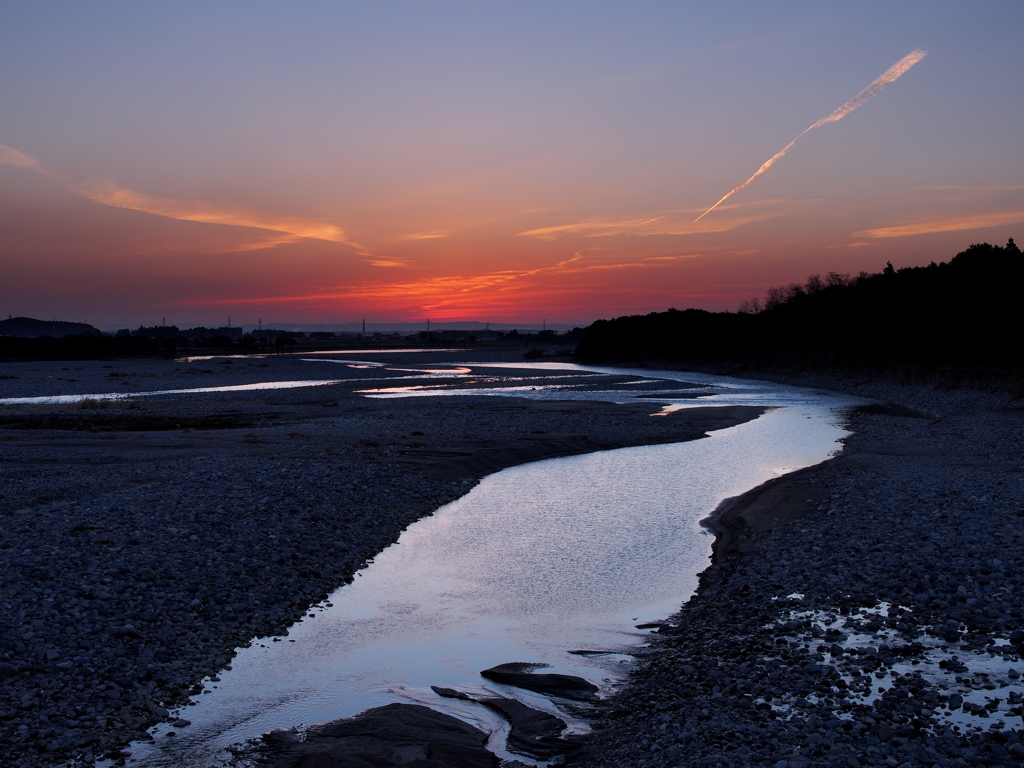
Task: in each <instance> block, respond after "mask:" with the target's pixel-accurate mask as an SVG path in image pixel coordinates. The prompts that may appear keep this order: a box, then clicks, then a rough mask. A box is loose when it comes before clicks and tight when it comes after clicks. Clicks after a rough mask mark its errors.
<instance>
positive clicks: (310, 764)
mask: <svg viewBox="0 0 1024 768" xmlns="http://www.w3.org/2000/svg"><path fill="white" fill-rule="evenodd" d="M486 743H487V734H486V733H484V732H483V731H480V730H477V729H476V728H474V727H473V726H471V725H469V724H467V723H464V722H462V721H461V720H459V719H457V718H454V717H450V716H449V715H443V714H441V713H440V712H435V711H434V710H432V709H429V708H428V707H422V706H419V705H416V704H388V705H387V706H383V707H376V708H374V709H369V710H367V711H366V712H363V713H362V714H359V715H356V716H355V717H351V718H347V719H345V720H337V721H335V722H333V723H328V724H326V725H321V726H317V727H315V728H310V729H309V732H308V734H307V736H306V740H305V741H303V742H299V741H297V739H296V738H295V737H294V735H292V734H291V733H290V732H284V733H280V732H278V733H273V734H268V735H267V736H264V746H263V748H262V750H261V751H262V753H263V760H264V762H263V764H264V765H267V766H271V768H364V766H365V767H366V768H369V767H370V766H374V767H375V768H376V767H381V766H398V765H401V766H402V767H403V768H497V765H498V758H497V757H495V756H494V755H493V754H492V753H490V752H488V751H487V750H486V749H485V746H484V745H485V744H486Z"/></svg>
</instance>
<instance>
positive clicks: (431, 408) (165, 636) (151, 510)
mask: <svg viewBox="0 0 1024 768" xmlns="http://www.w3.org/2000/svg"><path fill="white" fill-rule="evenodd" d="M487 354H488V353H486V352H485V351H474V352H473V353H472V356H473V357H474V358H475V359H477V360H481V358H484V359H487ZM514 354H515V356H513V357H511V359H512V360H514V359H515V357H516V356H517V357H518V358H519V359H521V357H522V350H518V351H516V352H515V353H514ZM466 356H467V355H466V353H465V352H462V353H458V352H453V353H449V354H448V355H447V356H445V355H441V354H433V355H425V354H404V355H402V354H395V353H392V354H389V355H387V356H381V355H375V356H369V355H367V354H353V355H351V356H348V357H350V358H354V361H353V360H350V361H349V362H348V363H345V362H341V363H339V360H340V359H341V358H340V357H339V356H336V355H335V356H332V357H322V359H319V360H318V361H313V362H311V361H310V360H309V359H305V360H304V359H302V357H303V356H274V357H269V358H263V359H259V358H257V359H245V358H240V359H234V360H231V359H213V360H199V361H189V362H174V361H159V360H136V361H116V362H113V363H102V362H81V363H77V362H76V363H23V364H21V363H4V364H2V366H0V398H14V397H32V396H38V395H52V394H63V395H75V394H78V395H81V394H93V395H103V394H106V393H111V392H116V393H120V394H125V395H130V394H134V395H138V394H139V393H146V392H150V393H151V392H156V391H163V390H168V389H190V388H196V387H207V388H215V387H225V386H236V385H239V384H258V383H260V382H279V383H281V382H289V381H305V380H311V379H318V380H332V381H333V380H337V383H334V384H328V385H323V386H315V387H311V386H305V387H298V388H291V389H258V390H246V391H220V392H208V393H202V394H200V393H195V392H185V393H177V394H160V395H154V394H151V395H148V396H138V397H130V398H124V399H119V400H114V401H108V400H103V399H92V400H87V401H84V402H80V403H64V404H38V403H35V404H31V403H30V404H21V405H18V404H0V519H2V525H0V606H2V610H0V755H2V756H3V760H2V762H3V765H5V766H26V767H27V766H54V765H83V766H84V765H91V764H93V763H94V762H95V761H97V760H100V759H111V760H114V761H115V762H118V763H121V762H123V760H124V755H123V754H122V750H123V749H124V748H125V746H126V745H127V744H128V743H129V742H130V741H132V740H136V739H146V738H148V736H147V733H146V731H147V729H148V728H149V727H151V726H152V725H154V724H156V723H158V722H161V721H168V720H173V721H174V724H175V725H178V726H180V727H187V725H188V721H187V716H178V717H175V716H172V715H170V711H171V710H173V709H175V708H176V707H180V706H182V705H186V704H187V702H188V698H189V696H190V695H192V694H195V693H197V692H198V691H199V690H200V686H199V683H200V681H201V680H202V679H203V678H204V677H206V676H213V675H215V674H216V673H217V671H218V670H220V669H222V668H224V667H225V665H227V664H229V663H230V661H231V659H232V657H233V654H234V652H235V649H236V648H237V647H240V646H244V645H246V644H247V643H249V642H250V641H251V640H252V639H253V638H255V637H259V636H265V635H272V634H279V633H282V632H284V631H285V629H286V627H287V626H288V625H290V624H292V623H293V622H295V621H296V620H298V619H299V618H301V617H302V615H303V614H304V613H305V612H306V610H307V607H308V606H310V605H311V604H315V603H317V602H319V601H321V600H322V599H324V598H325V597H327V595H328V594H330V593H331V592H332V591H333V590H334V589H336V588H337V587H338V586H340V585H342V584H345V583H347V582H349V581H351V579H352V577H353V574H354V573H355V572H356V571H357V570H358V569H359V568H361V567H362V566H363V565H364V564H365V563H366V562H367V561H368V560H369V559H371V558H372V557H374V556H375V555H376V554H377V553H378V552H380V551H381V550H382V549H384V548H385V547H387V546H388V545H390V544H391V543H392V542H394V541H395V540H396V539H397V538H398V536H399V534H400V533H401V531H402V530H403V529H404V528H405V527H407V526H408V525H409V524H411V523H412V522H414V521H415V520H417V519H419V518H421V517H423V516H425V515H429V514H431V513H432V512H433V511H434V510H435V509H437V508H438V507H439V506H441V505H443V504H445V503H447V502H450V501H452V500H454V499H455V498H457V497H459V496H461V495H463V494H464V493H466V492H467V491H468V490H469V489H470V488H471V487H472V486H473V485H474V484H475V482H476V479H478V478H479V477H481V476H483V475H485V474H488V473H490V472H493V471H495V470H497V469H500V468H502V467H504V466H511V465H513V464H518V463H522V462H524V461H531V460H536V459H541V458H546V457H549V456H560V455H568V454H574V453H583V452H587V451H593V450H603V449H608V448H615V447H623V446H629V445H644V444H652V443H661V442H676V441H680V440H688V439H694V438H698V437H701V436H702V435H703V434H704V432H705V430H708V429H712V428H719V427H722V426H727V425H728V424H734V423H739V422H741V421H745V420H748V419H751V418H755V417H756V416H757V415H758V414H759V413H761V412H762V411H761V409H758V408H746V409H744V408H696V409H693V410H687V411H684V412H679V413H678V414H672V415H669V416H667V417H663V418H650V413H651V412H653V411H657V410H658V404H657V403H656V402H650V403H643V404H640V405H627V406H620V405H614V404H610V403H602V402H570V401H561V402H539V401H531V400H526V399H523V398H516V397H485V396H459V397H430V398H426V397H420V398H404V399H390V400H384V399H369V398H367V397H365V396H363V395H362V394H360V390H363V389H366V388H381V387H390V386H395V385H397V384H400V385H402V386H436V385H437V384H438V383H439V381H438V379H436V378H430V375H426V377H424V375H423V374H417V373H416V372H415V371H410V369H409V368H407V367H403V366H415V365H420V364H423V363H427V362H437V361H442V360H449V361H457V360H464V359H465V358H466ZM305 357H307V358H309V357H312V358H316V357H317V356H315V355H312V356H305ZM489 359H493V360H501V359H510V357H509V353H508V352H502V351H499V352H495V353H493V354H491V355H490V358H489ZM360 360H362V361H363V362H360ZM365 361H371V362H372V364H369V365H367V364H364V363H365ZM383 361H387V363H388V365H386V366H382V365H381V362H383ZM354 366H358V367H354ZM482 370H483V373H482V374H481V378H482V379H483V378H486V379H487V380H486V382H485V383H486V384H487V386H494V383H493V381H492V380H493V379H494V378H495V377H496V376H497V375H498V373H496V372H495V371H494V369H482ZM499 373H500V375H501V376H509V377H512V378H514V379H515V381H514V382H512V384H514V385H515V386H528V385H529V384H530V383H531V382H534V383H535V384H537V385H542V384H543V383H544V380H545V377H547V376H548V375H558V374H559V373H560V372H558V371H554V372H550V373H545V372H537V371H530V370H521V371H515V370H505V369H502V371H500V372H499ZM417 376H419V377H420V378H416V377H417ZM441 383H443V381H442V382H441ZM186 712H187V709H186Z"/></svg>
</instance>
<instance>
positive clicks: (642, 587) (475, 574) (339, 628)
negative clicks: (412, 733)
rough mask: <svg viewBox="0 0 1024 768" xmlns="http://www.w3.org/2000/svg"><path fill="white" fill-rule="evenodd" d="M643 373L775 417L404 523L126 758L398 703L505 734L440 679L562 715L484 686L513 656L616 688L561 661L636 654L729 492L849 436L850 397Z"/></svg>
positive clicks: (584, 666)
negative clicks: (759, 407) (844, 416)
mask: <svg viewBox="0 0 1024 768" xmlns="http://www.w3.org/2000/svg"><path fill="white" fill-rule="evenodd" d="M513 367H516V368H523V367H524V366H523V365H522V364H520V365H516V366H513ZM586 370H587V372H588V373H593V372H594V371H595V370H596V369H586ZM622 373H623V372H622V371H621V370H615V374H616V375H620V374H622ZM633 373H634V374H637V375H639V374H640V373H641V372H633ZM642 374H643V378H646V379H649V378H657V379H666V380H667V381H666V386H669V385H673V386H676V387H677V388H678V384H675V383H674V382H676V381H689V382H694V383H699V384H700V385H701V386H703V387H708V388H709V389H708V391H709V392H714V393H716V394H711V395H709V397H708V398H704V399H702V400H701V401H698V403H699V404H701V405H706V404H709V400H714V401H717V402H718V403H721V404H730V405H731V404H739V403H747V402H749V403H752V404H771V405H776V406H782V407H778V408H775V409H773V410H770V411H769V412H767V413H766V414H765V415H764V416H762V417H761V418H759V419H757V420H755V421H753V422H749V423H747V424H742V425H739V426H737V427H733V428H730V429H726V430H721V431H719V432H716V433H713V434H712V436H711V437H710V438H707V439H702V440H696V441H692V442H688V443H677V444H672V445H659V446H645V447H638V448H626V449H620V450H615V451H605V452H600V453H593V454H588V455H584V456H575V457H568V458H560V459H553V460H549V461H541V462H536V463H533V464H527V465H523V466H519V467H513V468H511V469H506V470H504V471H502V472H498V473H496V474H494V475H491V476H489V477H487V478H485V479H484V480H483V481H482V482H481V483H480V484H479V485H478V486H476V487H475V488H474V489H473V490H472V491H471V492H470V493H469V494H467V495H466V496H464V497H463V498H461V499H459V500H457V501H455V502H453V503H452V504H449V505H447V506H445V507H442V508H441V509H440V510H439V511H438V512H437V513H436V514H434V515H433V516H431V517H429V518H426V519H424V520H421V521H419V522H417V523H415V524H414V525H412V526H410V527H409V528H408V529H407V530H406V531H405V532H404V533H403V534H402V536H401V538H400V540H399V542H398V543H396V544H395V545H393V546H391V547H389V548H388V549H387V550H385V551H384V552H382V553H381V554H380V555H379V556H378V557H377V558H376V560H375V561H374V562H373V563H372V564H370V565H369V566H368V567H367V568H365V569H364V570H363V571H361V572H360V574H359V575H358V576H357V578H356V579H355V581H354V582H353V583H352V584H351V585H347V586H344V587H342V588H341V589H339V590H337V591H336V592H335V593H334V594H333V595H332V596H331V599H330V601H329V602H330V603H331V607H325V606H320V607H317V608H315V609H314V610H312V611H311V612H312V613H314V614H315V618H306V619H304V620H303V621H302V622H300V623H299V624H297V625H295V626H294V627H292V629H291V631H290V633H289V635H288V637H287V638H285V639H283V640H280V641H277V642H275V641H274V640H272V639H270V638H264V639H260V640H257V641H255V642H254V643H253V644H252V646H251V647H249V648H247V649H243V650H241V651H240V652H239V654H238V655H237V657H236V658H235V660H234V661H233V668H232V669H231V670H229V671H225V672H223V673H222V674H221V676H220V679H219V680H218V681H216V682H214V681H208V682H207V683H206V689H205V692H204V693H203V694H200V695H199V696H197V697H196V704H195V706H190V707H187V708H185V709H184V711H183V713H182V715H183V716H184V717H186V718H187V719H189V720H191V721H192V725H191V726H190V727H188V728H185V729H169V728H168V727H167V726H161V727H160V728H158V729H156V730H155V731H154V734H155V737H156V739H155V742H154V743H152V744H145V745H139V746H137V747H136V748H135V750H134V753H133V757H135V758H136V759H138V760H139V761H140V763H139V764H141V765H144V766H208V765H219V764H222V760H223V757H224V753H223V751H222V750H223V748H224V747H226V746H227V745H229V744H232V743H237V742H240V741H243V740H245V739H248V738H251V737H255V736H258V735H259V734H260V733H263V732H266V731H269V730H272V729H273V728H276V727H291V726H295V725H298V724H314V723H319V722H325V721H329V720H334V719H337V718H339V717H345V716H349V715H353V714H356V713H357V712H360V711H362V710H365V709H367V708H369V707H373V706H378V705H381V704H386V703H391V702H394V701H406V702H419V703H427V704H429V705H430V706H435V707H436V708H438V709H441V710H443V711H446V712H449V713H455V714H458V715H459V716H461V717H463V718H464V719H466V720H468V721H470V722H475V723H478V724H481V725H484V726H485V727H486V728H487V729H494V728H498V727H499V726H500V724H499V723H498V722H497V719H496V716H495V715H493V713H490V712H489V711H487V710H485V709H483V708H482V707H481V706H479V705H476V704H472V703H466V702H456V701H452V700H447V699H440V698H439V697H437V696H436V695H435V694H433V693H432V692H431V690H430V687H429V686H431V685H438V686H445V687H454V688H460V689H463V690H466V691H468V692H484V691H497V692H501V694H502V695H506V696H513V697H515V698H519V699H521V700H523V701H525V702H526V703H529V704H531V705H533V706H537V707H539V708H544V709H547V710H549V711H554V710H553V707H554V705H553V704H551V703H550V702H549V701H547V700H545V699H544V698H543V697H540V696H537V695H534V694H530V693H528V692H523V691H519V690H517V689H512V688H507V687H504V686H501V685H498V684H495V683H490V682H488V681H485V680H484V679H483V678H481V677H480V676H479V672H480V671H481V670H483V669H486V668H488V667H491V666H494V665H496V664H500V663H504V662H511V661H525V662H541V663H545V664H549V665H551V666H552V667H554V668H555V670H557V671H560V672H567V673H570V674H576V675H580V676H582V677H585V678H587V679H588V680H590V681H592V682H594V683H596V684H598V685H599V686H601V687H602V689H603V690H604V691H605V692H608V691H610V690H611V689H612V688H613V687H614V685H615V684H616V683H618V682H619V681H621V680H622V678H623V676H624V673H625V670H626V669H627V668H628V664H627V663H625V658H626V657H624V656H622V655H602V656H580V655H573V654H570V653H568V651H570V650H573V649H598V650H610V651H627V652H628V651H629V650H630V649H631V648H633V647H635V646H636V645H637V644H640V643H643V642H644V640H645V637H646V635H647V633H646V632H644V631H640V630H637V629H636V627H635V625H636V624H639V623H644V622H650V621H656V620H659V619H664V618H666V617H668V616H670V615H671V614H672V613H674V612H675V611H676V610H677V609H678V607H679V606H680V605H681V604H682V603H683V602H684V601H685V600H686V599H687V598H688V597H689V595H691V594H692V592H693V590H694V588H695V587H696V584H697V574H698V573H699V572H700V571H701V570H703V569H704V568H705V567H706V566H707V564H708V557H709V555H710V551H711V540H712V537H711V536H710V535H709V534H708V533H707V532H706V530H705V529H703V528H702V527H701V526H700V524H699V521H700V520H701V519H702V518H704V517H706V516H707V515H708V514H709V513H710V512H711V511H712V510H713V509H714V508H715V507H716V506H717V505H718V504H719V503H720V502H721V501H722V500H723V499H724V498H727V497H730V496H734V495H737V494H740V493H743V492H744V491H746V490H749V489H750V488H753V487H755V486H757V485H759V484H761V483H763V482H765V481H766V480H769V479H771V478H772V477H776V476H778V475H780V474H783V473H785V472H788V471H792V470H794V469H797V468H800V467H804V466H808V465H811V464H814V463H817V462H820V461H823V460H825V459H826V458H828V457H829V455H830V454H832V453H833V452H834V451H835V450H836V449H837V448H838V447H839V445H840V443H839V441H840V440H841V439H842V437H843V435H844V434H845V433H844V431H843V429H842V428H841V426H839V424H838V417H837V414H836V411H835V410H834V409H835V408H837V407H840V406H843V405H848V404H850V402H851V401H850V400H849V399H848V398H840V397H838V396H832V395H828V394H822V393H814V392H811V391H809V390H797V389H793V388H783V387H775V386H774V385H762V384H758V383H756V382H754V383H751V382H735V381H729V380H722V379H714V378H713V377H703V376H698V375H697V374H674V373H670V372H652V371H643V372H642ZM698 379H699V381H698ZM471 391H472V392H473V394H477V393H478V392H477V391H476V390H471ZM534 391H535V392H537V394H536V395H534V396H538V397H541V396H542V397H550V396H557V394H556V393H559V392H565V390H564V389H560V390H534ZM517 394H518V393H517ZM603 394H604V396H603V397H601V398H599V399H605V400H608V399H620V401H624V400H630V399H632V397H633V395H632V393H628V392H626V393H620V395H619V396H618V398H613V397H609V396H608V392H607V391H606V392H604V393H603ZM578 395H579V393H571V394H569V395H565V394H563V395H562V396H563V397H565V396H571V397H573V398H577V397H578ZM659 399H660V398H659ZM690 402H691V403H692V401H690ZM652 405H653V404H652ZM676 405H679V406H680V407H685V406H686V405H687V403H677V404H676ZM561 716H563V717H565V713H564V712H563V713H561ZM566 719H568V720H569V721H570V723H571V724H572V725H574V726H575V727H576V728H577V729H579V730H585V725H584V724H583V723H580V722H578V721H575V720H573V719H572V718H571V717H570V718H566ZM169 730H174V731H175V732H176V735H175V736H174V737H173V738H171V737H169V736H167V733H168V731H169ZM495 741H500V739H496V740H495ZM495 746H496V747H498V748H497V749H496V751H498V752H499V754H505V753H503V752H502V750H501V749H500V745H498V744H495ZM519 759H522V758H519Z"/></svg>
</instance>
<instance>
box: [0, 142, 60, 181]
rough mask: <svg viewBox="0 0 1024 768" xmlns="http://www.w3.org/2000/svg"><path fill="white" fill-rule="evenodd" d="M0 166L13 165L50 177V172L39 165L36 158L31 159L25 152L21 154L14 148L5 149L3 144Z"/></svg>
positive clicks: (0, 149) (0, 145) (0, 148)
mask: <svg viewBox="0 0 1024 768" xmlns="http://www.w3.org/2000/svg"><path fill="white" fill-rule="evenodd" d="M0 165H13V166H15V167H17V168H31V169H32V170H34V171H39V172H40V173H46V174H47V175H50V174H49V172H48V171H46V170H44V169H43V167H42V166H40V165H39V161H38V160H36V159H35V158H34V157H30V156H29V155H26V154H25V153H24V152H19V151H18V150H16V149H14V148H12V147H5V146H4V145H3V144H0Z"/></svg>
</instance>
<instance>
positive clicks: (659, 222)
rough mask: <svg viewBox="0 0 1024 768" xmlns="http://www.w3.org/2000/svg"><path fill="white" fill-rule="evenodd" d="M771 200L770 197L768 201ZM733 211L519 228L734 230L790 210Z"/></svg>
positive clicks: (549, 235)
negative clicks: (708, 216) (699, 217)
mask: <svg viewBox="0 0 1024 768" xmlns="http://www.w3.org/2000/svg"><path fill="white" fill-rule="evenodd" d="M769 202H771V201H769ZM726 208H727V209H731V214H730V215H729V216H726V217H717V218H714V219H712V220H709V221H706V222H703V223H699V224H698V223H696V222H694V221H691V220H690V216H692V215H693V213H694V211H693V210H683V211H667V212H664V213H660V214H657V215H650V216H639V217H635V218H629V219H617V218H616V219H611V218H606V219H602V218H595V219H586V220H584V221H578V222H573V223H571V224H558V225H555V226H550V227H540V228H537V229H530V230H527V231H525V232H520V233H519V236H520V237H536V238H538V239H540V240H555V239H557V238H559V237H563V236H566V235H578V236H580V237H615V236H619V235H632V236H637V237H644V236H653V235H699V234H708V233H715V232H731V231H732V230H734V229H737V228H738V227H742V226H743V225H745V224H750V223H752V222H755V221H762V220H764V219H770V218H774V217H776V216H781V215H783V213H786V212H788V211H783V210H781V209H779V210H773V211H759V212H748V213H740V212H739V210H738V209H737V207H736V206H726Z"/></svg>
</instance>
